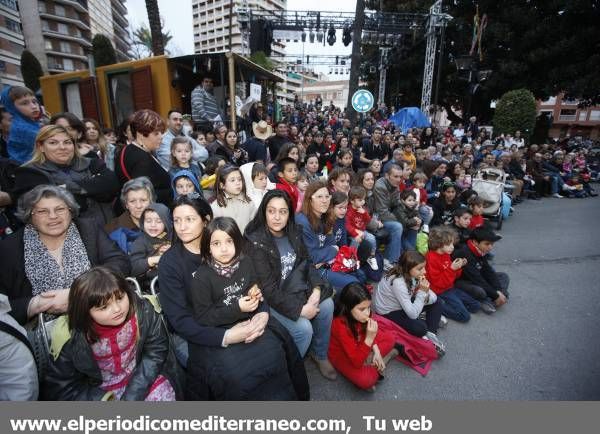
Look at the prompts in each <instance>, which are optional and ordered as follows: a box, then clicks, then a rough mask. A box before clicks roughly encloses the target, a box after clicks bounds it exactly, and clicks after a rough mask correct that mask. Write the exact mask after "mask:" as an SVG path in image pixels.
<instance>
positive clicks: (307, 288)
mask: <svg viewBox="0 0 600 434" xmlns="http://www.w3.org/2000/svg"><path fill="white" fill-rule="evenodd" d="M246 238H248V240H249V241H250V243H249V245H248V249H247V250H248V252H247V254H248V256H249V257H250V258H251V259H252V262H253V264H254V267H255V270H256V274H257V276H258V281H259V282H260V283H259V286H260V288H261V291H262V294H263V296H264V297H265V300H266V301H267V303H269V306H271V307H272V308H273V309H275V310H276V311H277V312H279V313H280V314H282V315H284V316H286V317H287V318H290V319H291V320H293V321H296V320H297V319H298V318H299V317H300V312H301V311H302V307H303V306H304V304H306V301H307V300H308V297H310V294H311V293H312V290H313V288H315V287H317V286H318V287H320V288H321V300H324V299H325V298H327V297H331V295H332V293H333V291H332V289H331V286H329V285H328V284H327V283H326V282H325V280H323V279H322V278H321V276H320V275H319V273H318V272H317V270H316V269H315V268H314V267H313V266H312V265H311V264H310V263H309V262H308V253H307V251H306V248H305V247H304V244H303V242H302V234H301V232H300V231H298V230H297V228H296V226H295V225H292V227H291V228H290V230H289V233H288V239H289V241H290V244H291V245H292V247H293V248H294V251H295V252H296V262H295V263H294V268H293V270H292V271H291V272H290V274H289V275H288V277H287V278H286V279H285V281H284V282H283V284H281V256H280V255H279V250H278V249H277V246H276V245H275V241H274V240H273V235H271V233H270V232H269V231H268V229H266V228H261V229H258V230H256V231H254V232H252V233H246Z"/></svg>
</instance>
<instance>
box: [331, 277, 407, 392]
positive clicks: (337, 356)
mask: <svg viewBox="0 0 600 434" xmlns="http://www.w3.org/2000/svg"><path fill="white" fill-rule="evenodd" d="M398 355H399V349H397V348H395V339H394V336H393V335H392V334H391V333H389V332H387V333H386V332H384V331H380V330H379V327H378V324H377V321H375V320H374V319H372V318H371V295H370V294H369V292H368V291H367V290H366V289H365V288H363V287H362V286H361V285H360V284H358V283H350V284H348V285H346V286H345V287H344V288H343V289H342V292H341V294H340V296H339V298H338V301H337V303H336V306H335V312H334V318H333V321H332V322H331V338H330V340H329V360H330V361H331V364H332V365H333V367H334V368H335V369H336V370H337V371H338V372H340V374H342V375H343V376H344V377H346V378H347V379H348V380H349V381H351V382H352V383H353V384H354V385H356V386H357V387H359V388H361V389H365V390H369V391H374V390H375V383H377V381H379V380H380V379H381V378H382V374H383V372H384V371H385V367H386V365H387V364H388V363H389V361H390V360H392V359H393V358H395V357H396V356H398Z"/></svg>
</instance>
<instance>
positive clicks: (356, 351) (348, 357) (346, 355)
mask: <svg viewBox="0 0 600 434" xmlns="http://www.w3.org/2000/svg"><path fill="white" fill-rule="evenodd" d="M390 341H391V343H392V345H389V343H390ZM393 342H394V338H393V337H392V336H391V335H390V334H389V332H388V333H386V332H385V331H381V330H379V331H378V332H377V335H375V340H374V341H373V345H375V344H377V346H378V347H379V349H382V344H383V346H384V347H386V348H388V347H391V346H393ZM371 350H372V348H371V347H369V346H368V345H367V344H365V335H364V333H360V332H359V334H358V340H356V339H355V338H354V336H353V335H352V332H351V331H350V327H348V323H347V322H346V318H344V317H341V316H336V317H334V318H333V321H332V322H331V338H330V340H329V354H328V356H329V360H330V361H331V363H332V364H333V365H334V366H336V365H340V364H350V365H351V366H353V367H354V368H360V367H361V366H363V365H364V364H365V361H366V360H367V357H369V353H370V352H371ZM386 354H387V353H386ZM384 355H385V354H384V353H383V352H382V356H384Z"/></svg>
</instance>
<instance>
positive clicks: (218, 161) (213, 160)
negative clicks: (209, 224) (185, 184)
mask: <svg viewBox="0 0 600 434" xmlns="http://www.w3.org/2000/svg"><path fill="white" fill-rule="evenodd" d="M225 165H226V161H225V159H224V158H223V157H222V156H220V155H213V156H212V157H208V160H206V163H205V165H204V175H202V179H201V180H200V185H201V186H202V189H203V191H202V193H203V194H204V198H205V199H206V200H207V201H208V202H211V201H212V200H214V198H215V181H216V179H217V170H219V169H220V168H221V167H223V166H225Z"/></svg>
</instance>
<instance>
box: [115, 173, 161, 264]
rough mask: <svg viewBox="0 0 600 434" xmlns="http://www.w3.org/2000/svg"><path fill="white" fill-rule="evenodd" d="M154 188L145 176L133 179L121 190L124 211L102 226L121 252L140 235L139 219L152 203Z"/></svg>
mask: <svg viewBox="0 0 600 434" xmlns="http://www.w3.org/2000/svg"><path fill="white" fill-rule="evenodd" d="M155 199H156V196H155V195H154V187H152V183H151V182H150V180H149V179H148V178H146V177H145V176H140V177H139V178H134V179H131V180H129V181H127V182H126V183H125V185H123V188H122V189H121V205H122V206H123V208H124V209H125V211H124V212H123V213H122V214H121V215H120V216H119V217H116V218H114V219H112V220H111V221H110V222H108V224H106V225H104V230H105V231H106V233H107V234H109V236H110V237H111V239H113V240H114V241H116V243H117V244H118V245H119V247H121V250H123V251H125V252H127V251H129V249H128V248H127V247H126V246H127V244H128V242H133V241H134V240H135V239H136V238H137V235H138V234H139V233H140V230H139V228H140V218H141V217H142V214H143V212H144V210H145V209H146V208H148V205H150V204H151V203H154V202H155Z"/></svg>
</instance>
